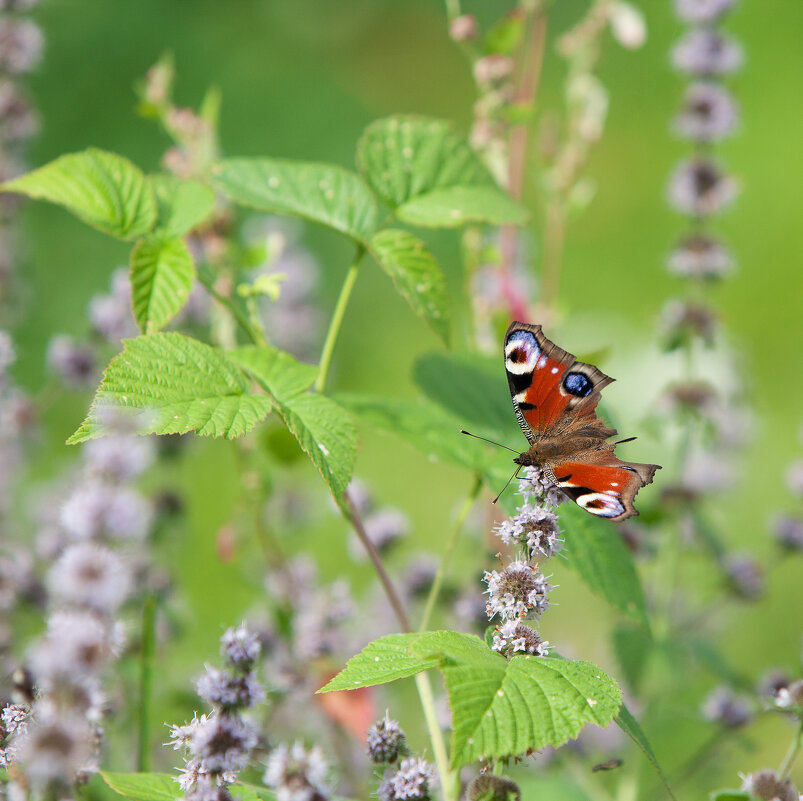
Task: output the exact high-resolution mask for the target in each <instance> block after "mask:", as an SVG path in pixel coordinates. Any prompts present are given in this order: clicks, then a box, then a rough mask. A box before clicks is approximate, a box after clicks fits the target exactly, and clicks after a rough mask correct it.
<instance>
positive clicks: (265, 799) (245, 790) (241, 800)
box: [228, 782, 276, 801]
mask: <svg viewBox="0 0 803 801" xmlns="http://www.w3.org/2000/svg"><path fill="white" fill-rule="evenodd" d="M228 789H229V792H230V793H231V795H232V797H233V798H236V799H237V801H275V799H276V793H273V792H271V791H270V790H268V788H267V787H259V786H258V785H256V784H246V783H245V782H236V783H235V784H230V785H229V788H228Z"/></svg>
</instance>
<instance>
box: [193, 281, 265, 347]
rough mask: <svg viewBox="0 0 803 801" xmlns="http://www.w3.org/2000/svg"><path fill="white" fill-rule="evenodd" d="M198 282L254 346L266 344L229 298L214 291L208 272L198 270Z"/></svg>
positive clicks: (213, 284)
mask: <svg viewBox="0 0 803 801" xmlns="http://www.w3.org/2000/svg"><path fill="white" fill-rule="evenodd" d="M198 280H199V281H200V282H201V283H202V284H203V285H204V286H205V287H206V291H207V292H208V293H209V294H210V295H211V296H212V297H213V298H214V299H215V300H216V301H217V302H218V303H220V305H221V306H223V307H224V308H225V309H226V310H227V311H228V312H229V314H231V316H232V317H234V319H235V320H236V321H237V322H238V323H239V325H240V328H242V329H243V331H244V332H245V334H246V335H247V336H248V338H249V339H250V340H251V342H252V343H253V344H254V345H263V346H264V345H265V344H267V343H266V342H265V338H264V336H262V334H261V332H260V331H258V330H256V329H255V328H254V327H253V326H252V325H251V321H250V320H249V319H248V316H247V315H246V314H245V313H244V312H243V310H242V309H241V308H240V307H239V306H238V305H237V304H236V303H235V302H234V301H233V300H232V299H231V298H227V297H226V296H225V295H221V294H220V292H218V291H217V289H215V279H214V276H213V275H212V274H211V273H210V272H208V271H207V270H201V269H199V270H198Z"/></svg>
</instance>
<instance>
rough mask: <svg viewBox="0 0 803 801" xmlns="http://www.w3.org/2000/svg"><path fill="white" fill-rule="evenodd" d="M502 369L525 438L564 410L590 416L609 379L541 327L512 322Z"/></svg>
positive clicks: (544, 427)
mask: <svg viewBox="0 0 803 801" xmlns="http://www.w3.org/2000/svg"><path fill="white" fill-rule="evenodd" d="M505 370H506V372H507V380H508V384H509V386H510V394H511V395H512V397H513V407H514V409H515V411H516V416H517V417H518V419H519V424H520V425H521V428H522V430H523V431H524V434H525V436H526V437H527V439H529V440H530V442H534V441H535V440H536V439H537V438H538V434H539V433H541V432H544V431H546V430H547V429H548V428H550V427H551V426H553V425H555V423H557V422H558V420H560V418H561V417H562V416H563V415H564V414H565V413H566V412H567V411H568V410H571V412H572V413H573V414H574V415H576V416H580V417H584V416H594V410H595V409H596V406H597V403H598V402H599V398H600V391H601V390H602V389H603V387H606V386H607V385H608V384H610V382H611V381H613V379H612V378H610V377H609V376H607V375H605V374H604V373H603V372H601V371H600V370H598V369H597V368H596V367H594V366H593V365H590V364H585V363H583V362H578V361H577V360H576V359H575V358H574V356H573V355H572V354H571V353H567V352H566V351H565V350H562V349H561V348H559V347H558V346H557V345H555V344H554V343H553V342H550V340H548V339H547V338H546V337H545V336H544V335H543V334H542V333H541V326H540V325H528V324H527V323H512V324H511V325H510V328H508V330H507V334H505Z"/></svg>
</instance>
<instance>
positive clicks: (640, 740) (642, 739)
mask: <svg viewBox="0 0 803 801" xmlns="http://www.w3.org/2000/svg"><path fill="white" fill-rule="evenodd" d="M616 725H617V726H618V727H619V728H620V729H621V730H622V731H623V732H624V733H625V734H626V735H627V736H628V737H630V739H631V740H633V742H634V743H635V744H636V745H637V746H638V747H639V748H640V749H641V750H642V752H643V753H644V756H646V757H647V759H648V760H649V761H650V764H651V765H652V766H653V767H654V768H655V772H656V773H657V774H658V776H659V777H660V779H661V781H662V782H663V783H664V787H666V791H667V793H668V794H669V797H670V798H672V799H674V798H675V794H674V793H673V792H672V788H671V787H670V785H669V780H668V779H667V778H666V774H665V773H664V771H663V769H662V768H661V765H660V763H659V762H658V759H657V758H656V756H655V753H654V752H653V750H652V746H651V745H650V741H649V740H648V739H647V735H646V734H644V732H643V730H642V728H641V726H640V725H639V722H638V721H637V720H636V719H635V718H634V717H633V715H632V713H631V712H630V710H629V709H628V708H627V706H626V705H625V704H622V707H621V709H620V710H619V714H618V715H617V716H616Z"/></svg>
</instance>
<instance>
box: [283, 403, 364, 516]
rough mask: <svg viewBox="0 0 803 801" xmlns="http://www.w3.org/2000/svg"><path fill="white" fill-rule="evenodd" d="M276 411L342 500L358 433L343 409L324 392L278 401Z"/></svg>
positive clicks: (338, 499)
mask: <svg viewBox="0 0 803 801" xmlns="http://www.w3.org/2000/svg"><path fill="white" fill-rule="evenodd" d="M277 412H278V413H279V416H280V417H281V418H282V420H284V423H285V425H286V426H287V428H288V429H289V430H290V433H291V434H292V435H293V436H294V437H295V438H296V439H297V440H298V444H299V445H300V446H301V450H303V451H304V453H306V454H307V456H309V458H310V459H311V460H312V463H313V464H314V465H315V467H316V468H317V470H318V472H319V473H320V474H321V475H322V476H323V479H324V481H326V483H327V484H328V485H329V488H330V489H331V491H332V495H333V496H334V499H335V501H337V503H341V500H342V497H343V493H344V492H345V491H346V487H347V486H348V483H349V481H351V476H352V474H353V473H354V460H355V459H356V457H357V433H356V431H355V430H354V424H353V423H352V422H351V419H350V418H349V416H348V413H347V412H346V410H345V409H343V408H342V407H341V406H338V404H336V403H335V402H334V401H333V400H331V399H330V398H327V397H325V396H324V395H318V394H316V393H304V394H300V395H295V396H293V397H291V398H289V399H288V400H287V401H286V402H284V403H281V404H279V407H278V409H277Z"/></svg>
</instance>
